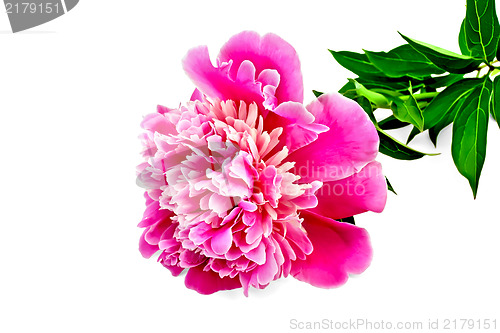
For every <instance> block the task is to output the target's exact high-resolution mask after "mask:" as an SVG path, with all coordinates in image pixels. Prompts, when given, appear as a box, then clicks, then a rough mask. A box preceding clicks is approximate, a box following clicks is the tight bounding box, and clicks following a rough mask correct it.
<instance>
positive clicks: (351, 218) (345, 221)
mask: <svg viewBox="0 0 500 333" xmlns="http://www.w3.org/2000/svg"><path fill="white" fill-rule="evenodd" d="M337 221H339V222H344V223H349V224H354V225H356V223H355V221H354V216H349V217H344V218H343V219H338V220H337Z"/></svg>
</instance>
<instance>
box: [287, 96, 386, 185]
mask: <svg viewBox="0 0 500 333" xmlns="http://www.w3.org/2000/svg"><path fill="white" fill-rule="evenodd" d="M307 109H308V110H309V111H310V112H311V113H312V114H313V116H314V117H315V118H316V120H315V123H318V124H322V125H326V126H328V127H329V128H330V130H329V131H327V132H325V133H321V134H320V135H319V137H318V139H317V140H316V141H314V142H312V143H310V144H309V145H307V146H305V147H302V148H301V149H299V150H297V151H295V152H293V153H291V154H290V156H289V157H288V158H287V160H286V161H294V162H296V164H295V168H294V173H295V174H296V175H298V176H300V177H301V182H305V183H308V182H312V181H314V180H320V181H323V182H325V181H333V180H338V179H342V178H345V177H348V176H350V175H352V174H353V173H355V172H357V171H359V170H361V169H362V168H363V167H364V166H365V165H366V164H368V163H369V162H371V161H373V160H374V159H375V156H376V155H377V152H378V144H379V139H378V135H377V130H376V129H375V126H374V125H373V123H372V122H371V121H370V119H369V118H368V116H367V115H366V113H365V112H364V111H363V109H362V108H361V107H360V106H359V105H358V104H357V103H356V102H354V101H352V100H350V99H348V98H346V97H343V96H342V95H340V94H337V93H332V94H325V95H321V96H320V97H319V98H318V99H317V100H315V101H314V102H312V103H311V104H310V105H309V106H308V107H307Z"/></svg>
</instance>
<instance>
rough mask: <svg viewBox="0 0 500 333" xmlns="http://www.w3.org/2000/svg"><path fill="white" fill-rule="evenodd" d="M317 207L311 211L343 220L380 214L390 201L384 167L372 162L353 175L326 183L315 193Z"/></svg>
mask: <svg viewBox="0 0 500 333" xmlns="http://www.w3.org/2000/svg"><path fill="white" fill-rule="evenodd" d="M316 198H317V199H318V205H317V206H316V207H315V208H312V209H310V210H311V211H313V212H315V213H317V214H320V215H323V216H328V217H330V218H333V219H341V218H344V217H349V216H353V215H356V214H360V213H364V212H366V211H373V212H377V213H380V212H381V211H382V210H383V209H384V207H385V202H386V200H387V183H386V181H385V177H384V175H383V174H382V166H381V165H380V163H378V162H375V161H374V162H371V163H369V164H368V165H366V166H365V167H364V168H363V169H362V170H361V171H360V172H358V173H355V174H354V175H352V176H350V177H347V178H344V179H341V180H337V181H333V182H326V183H324V184H323V186H322V187H321V188H320V189H319V190H318V191H317V192H316Z"/></svg>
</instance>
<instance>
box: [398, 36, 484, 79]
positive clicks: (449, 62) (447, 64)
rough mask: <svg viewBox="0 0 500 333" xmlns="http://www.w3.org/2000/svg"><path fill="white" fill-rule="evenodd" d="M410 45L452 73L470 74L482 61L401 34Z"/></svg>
mask: <svg viewBox="0 0 500 333" xmlns="http://www.w3.org/2000/svg"><path fill="white" fill-rule="evenodd" d="M400 35H401V37H403V38H404V39H405V40H406V41H407V42H408V44H410V45H411V46H412V47H413V48H414V49H415V50H417V51H419V52H421V53H422V54H423V55H425V56H426V57H427V58H428V59H429V60H430V61H432V63H433V64H434V65H436V66H438V67H440V68H442V69H444V70H446V71H448V72H450V73H458V74H463V73H469V72H471V71H473V70H475V69H476V68H477V67H478V66H479V64H481V62H482V60H478V59H475V58H472V57H469V56H465V55H460V54H456V53H454V52H451V51H448V50H445V49H442V48H440V47H437V46H434V45H431V44H427V43H424V42H420V41H418V40H415V39H411V38H409V37H406V36H405V35H403V34H401V33H400Z"/></svg>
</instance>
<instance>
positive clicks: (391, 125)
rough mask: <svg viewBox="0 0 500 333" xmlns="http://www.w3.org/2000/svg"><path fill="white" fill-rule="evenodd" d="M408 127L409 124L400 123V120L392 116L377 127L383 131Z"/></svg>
mask: <svg viewBox="0 0 500 333" xmlns="http://www.w3.org/2000/svg"><path fill="white" fill-rule="evenodd" d="M408 125H410V124H409V123H405V122H402V121H401V120H399V119H397V118H396V117H394V115H391V116H389V117H387V118H385V119H383V120H381V121H379V122H378V126H379V127H380V128H381V129H383V130H391V129H397V128H402V127H405V126H408Z"/></svg>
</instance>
